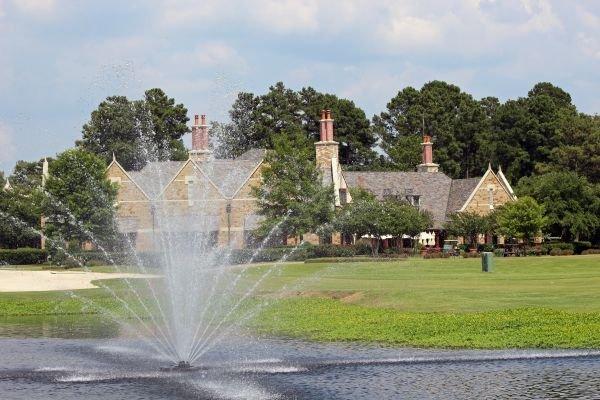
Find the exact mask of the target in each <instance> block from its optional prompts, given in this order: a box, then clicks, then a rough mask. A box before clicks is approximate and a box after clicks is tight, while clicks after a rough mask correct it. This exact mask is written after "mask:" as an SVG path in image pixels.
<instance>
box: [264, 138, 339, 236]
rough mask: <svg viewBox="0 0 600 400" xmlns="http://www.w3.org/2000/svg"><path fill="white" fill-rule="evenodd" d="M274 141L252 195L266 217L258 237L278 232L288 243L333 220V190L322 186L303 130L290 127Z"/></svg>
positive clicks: (316, 230) (317, 229)
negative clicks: (257, 185) (274, 230)
mask: <svg viewBox="0 0 600 400" xmlns="http://www.w3.org/2000/svg"><path fill="white" fill-rule="evenodd" d="M273 140H274V148H273V150H270V151H269V152H268V153H267V155H266V157H265V167H264V169H263V171H262V184H261V185H260V186H259V187H255V188H253V195H254V196H255V197H256V198H257V203H258V212H259V214H260V215H263V216H265V220H264V221H263V222H262V223H261V226H260V228H259V236H266V234H268V233H269V232H271V231H272V230H273V229H276V230H277V231H278V232H279V233H281V235H282V238H283V242H284V243H287V238H288V237H289V236H301V235H303V234H305V233H308V232H316V233H318V232H319V230H320V228H321V227H322V226H323V225H326V224H328V223H329V222H330V221H331V218H332V216H333V211H334V203H333V188H332V187H328V186H324V185H323V184H322V179H321V176H320V174H319V172H318V170H317V168H316V167H315V163H314V161H313V159H312V152H309V150H308V146H307V145H306V142H307V141H308V139H307V138H306V137H305V136H304V134H303V132H302V131H300V130H299V129H298V128H295V127H291V128H289V129H288V130H285V131H283V132H281V134H280V135H277V136H275V137H274V139H273Z"/></svg>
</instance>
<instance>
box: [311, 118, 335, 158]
mask: <svg viewBox="0 0 600 400" xmlns="http://www.w3.org/2000/svg"><path fill="white" fill-rule="evenodd" d="M320 122H321V130H320V135H319V139H320V140H319V141H318V142H316V143H315V151H316V155H317V157H316V161H317V167H319V168H321V169H328V170H331V165H332V164H331V162H332V159H335V160H336V161H337V159H338V146H339V143H338V142H335V141H334V140H333V119H332V118H331V110H321V120H320Z"/></svg>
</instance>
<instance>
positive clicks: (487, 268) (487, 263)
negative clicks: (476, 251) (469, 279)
mask: <svg viewBox="0 0 600 400" xmlns="http://www.w3.org/2000/svg"><path fill="white" fill-rule="evenodd" d="M493 268H494V253H492V252H491V251H484V252H483V253H482V254H481V271H482V272H492V269H493Z"/></svg>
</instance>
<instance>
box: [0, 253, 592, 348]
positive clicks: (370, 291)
mask: <svg viewBox="0 0 600 400" xmlns="http://www.w3.org/2000/svg"><path fill="white" fill-rule="evenodd" d="M494 261H495V269H494V272H492V273H482V272H481V262H480V260H479V259H462V258H460V259H451V260H449V259H443V260H441V259H440V260H421V259H414V260H413V259H410V260H402V261H398V262H382V263H377V262H372V263H365V262H361V263H315V264H304V263H287V264H283V265H281V266H278V267H275V268H272V267H269V266H265V265H263V266H253V267H249V269H248V270H246V276H247V280H246V281H245V282H246V285H245V286H243V287H241V288H240V292H241V293H243V291H244V288H247V287H250V286H251V285H253V284H254V282H256V281H257V280H258V279H261V278H263V276H264V279H263V280H262V281H261V282H262V283H261V285H260V286H259V290H258V291H257V292H256V293H255V294H254V295H253V298H252V299H251V302H250V305H249V307H251V305H255V304H260V305H261V306H260V307H259V308H258V309H257V310H258V313H257V317H256V318H254V319H253V320H252V321H251V322H250V325H251V327H252V328H253V329H255V330H256V331H258V332H261V333H264V334H270V335H281V336H293V337H300V338H307V339H312V340H326V341H330V340H332V341H365V342H381V343H387V344H392V345H405V346H424V347H465V348H517V347H519V348H524V347H543V348H600V256H598V255H590V256H570V257H528V258H496V259H495V260H494ZM108 282H109V285H111V287H112V288H113V289H114V290H115V291H117V293H119V294H120V295H121V296H128V295H129V294H128V292H127V290H126V288H125V286H124V284H123V283H122V282H118V281H108ZM75 293H76V295H77V296H85V297H86V298H90V299H92V300H93V301H94V302H95V303H99V304H102V306H103V307H106V308H109V309H114V310H117V309H118V308H119V304H118V303H117V302H116V301H115V300H114V299H113V298H112V296H110V294H108V293H107V292H106V291H105V290H103V289H88V290H81V291H76V292H75ZM244 309H247V308H244ZM86 312H97V311H96V310H94V309H93V308H90V306H89V305H86V304H84V303H82V302H81V301H80V300H78V299H77V298H72V297H71V296H70V295H69V294H65V293H60V292H59V293H56V292H55V293H52V292H40V293H17V294H14V293H2V294H0V315H45V314H62V313H65V314H68V313H86Z"/></svg>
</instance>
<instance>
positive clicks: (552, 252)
mask: <svg viewBox="0 0 600 400" xmlns="http://www.w3.org/2000/svg"><path fill="white" fill-rule="evenodd" d="M549 254H550V255H551V256H572V255H573V254H574V252H573V250H572V249H564V250H561V249H552V250H550V253H549Z"/></svg>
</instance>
